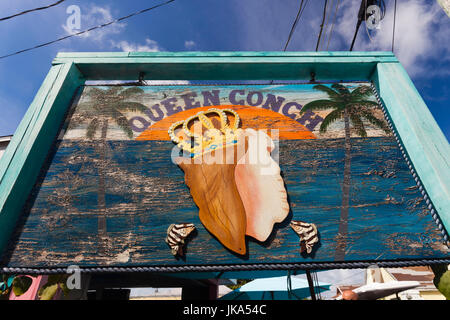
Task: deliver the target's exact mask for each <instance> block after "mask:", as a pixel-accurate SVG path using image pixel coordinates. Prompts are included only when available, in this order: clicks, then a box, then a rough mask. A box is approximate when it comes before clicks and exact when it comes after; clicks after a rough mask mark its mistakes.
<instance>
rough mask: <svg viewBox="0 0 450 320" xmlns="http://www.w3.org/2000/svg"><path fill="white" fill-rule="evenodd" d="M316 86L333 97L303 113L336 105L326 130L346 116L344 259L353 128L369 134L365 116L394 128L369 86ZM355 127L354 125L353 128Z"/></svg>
mask: <svg viewBox="0 0 450 320" xmlns="http://www.w3.org/2000/svg"><path fill="white" fill-rule="evenodd" d="M314 89H316V90H319V91H322V92H325V93H326V94H327V95H328V98H329V99H322V100H315V101H311V102H309V103H307V104H306V105H304V106H303V108H302V110H301V113H304V112H306V111H312V110H329V109H333V111H331V112H330V113H329V114H328V115H327V116H326V117H325V118H324V119H323V121H322V124H321V125H320V129H319V131H320V132H322V133H325V132H326V131H327V130H328V128H329V127H330V125H331V124H332V123H334V122H335V121H337V120H342V119H343V120H344V133H345V135H344V148H345V162H344V181H343V185H342V205H341V217H340V222H339V231H338V235H337V246H336V251H335V260H337V261H342V260H344V258H345V247H346V237H347V233H348V226H347V222H348V208H349V197H350V160H351V140H350V137H351V131H352V130H351V129H353V131H354V133H355V134H356V135H357V136H360V137H367V131H366V127H365V125H364V122H363V120H367V121H368V122H369V123H370V124H371V125H373V126H374V127H376V128H380V129H382V130H383V131H384V132H386V133H387V134H389V133H390V130H389V128H388V126H387V124H386V122H385V121H384V120H380V119H378V118H377V117H376V116H375V115H374V113H373V110H374V108H375V107H378V103H376V102H374V101H372V100H370V97H371V96H372V95H373V93H372V90H371V88H370V87H369V86H364V85H363V86H359V87H357V88H355V89H354V90H352V91H350V90H349V89H348V88H347V87H346V86H344V85H342V84H337V83H336V84H333V85H332V86H331V88H330V87H328V86H325V85H321V84H319V85H316V86H314ZM351 127H352V128H351Z"/></svg>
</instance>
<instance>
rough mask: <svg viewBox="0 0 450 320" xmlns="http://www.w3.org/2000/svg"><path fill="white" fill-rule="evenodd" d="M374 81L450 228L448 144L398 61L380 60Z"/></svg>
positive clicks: (423, 180) (404, 143) (404, 144)
mask: <svg viewBox="0 0 450 320" xmlns="http://www.w3.org/2000/svg"><path fill="white" fill-rule="evenodd" d="M374 81H375V84H376V86H377V88H378V91H379V94H380V97H381V99H382V101H383V103H384V104H385V106H386V109H387V111H388V112H389V116H390V117H391V119H392V121H393V123H394V124H395V129H396V131H397V132H398V134H399V135H400V137H401V141H402V143H403V146H404V148H405V149H406V152H407V154H408V155H409V157H410V159H411V162H412V163H413V165H414V169H415V170H416V172H417V174H418V175H419V177H420V179H421V181H422V183H423V185H424V187H425V189H426V191H427V193H428V195H429V196H430V198H431V201H432V203H433V204H434V206H435V208H436V210H437V212H438V215H439V216H440V218H441V220H442V222H443V224H444V226H445V228H446V229H447V230H450V145H449V143H448V141H447V139H446V138H445V136H444V134H443V133H442V131H441V130H440V128H439V126H438V125H437V123H436V121H435V119H434V118H433V116H432V114H431V113H430V111H429V110H428V108H427V106H426V105H425V102H424V101H423V99H422V97H421V96H420V94H419V92H418V91H417V90H416V88H415V87H414V84H413V83H412V81H411V79H410V78H409V76H408V74H407V73H406V71H405V69H404V68H403V67H402V66H401V65H400V64H398V63H395V64H385V63H380V64H378V66H377V70H376V74H375V75H374Z"/></svg>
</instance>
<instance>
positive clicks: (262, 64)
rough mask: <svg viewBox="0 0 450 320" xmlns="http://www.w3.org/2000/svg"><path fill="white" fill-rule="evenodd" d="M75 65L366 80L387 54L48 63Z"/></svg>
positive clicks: (150, 76)
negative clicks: (70, 63)
mask: <svg viewBox="0 0 450 320" xmlns="http://www.w3.org/2000/svg"><path fill="white" fill-rule="evenodd" d="M66 62H73V63H76V65H77V66H78V68H79V69H80V71H81V72H82V73H83V75H84V76H85V77H86V79H88V80H129V79H137V78H138V76H139V74H140V73H142V72H143V73H144V74H145V75H144V78H145V80H175V79H177V80H205V79H209V80H228V79H230V80H259V79H264V80H267V79H284V80H300V79H302V80H309V79H310V78H311V72H312V71H313V72H315V74H316V77H317V79H338V80H355V79H361V80H362V79H368V78H369V77H370V75H371V73H372V72H373V70H374V68H375V67H376V64H377V63H378V62H386V63H396V62H398V60H397V58H396V57H395V56H394V55H393V54H392V53H389V52H387V53H386V52H381V53H380V52H286V53H283V52H211V53H198V52H194V53H173V52H157V53H139V52H124V53H120V54H119V53H60V54H59V55H58V56H57V57H56V58H55V59H54V61H53V64H60V63H66Z"/></svg>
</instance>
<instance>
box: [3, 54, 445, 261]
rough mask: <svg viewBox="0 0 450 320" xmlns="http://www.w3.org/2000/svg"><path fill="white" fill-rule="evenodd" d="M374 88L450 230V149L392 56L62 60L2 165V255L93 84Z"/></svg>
mask: <svg viewBox="0 0 450 320" xmlns="http://www.w3.org/2000/svg"><path fill="white" fill-rule="evenodd" d="M312 72H314V73H315V77H316V79H317V80H319V81H324V80H327V81H346V80H347V81H348V80H364V81H372V82H373V83H374V84H375V86H376V88H377V90H378V93H379V96H380V98H381V101H382V103H383V104H384V106H385V108H386V110H387V112H388V114H389V117H390V119H391V121H392V122H393V124H394V127H395V130H396V132H397V133H398V135H399V137H400V140H401V143H402V145H403V147H404V149H405V150H406V152H407V154H408V156H409V158H410V160H411V162H412V165H413V167H414V169H415V171H416V172H417V174H418V176H419V177H420V180H421V182H422V184H423V186H424V188H425V190H426V192H427V194H428V196H429V199H430V200H431V202H432V205H433V206H434V209H435V210H436V211H437V213H438V215H439V218H440V220H441V222H442V225H443V227H444V228H445V229H446V230H447V231H449V230H450V164H449V163H450V146H449V143H448V142H447V139H446V138H445V136H444V134H443V133H442V131H441V130H440V129H439V126H438V125H437V123H436V121H435V120H434V118H433V116H432V115H431V113H430V111H429V110H428V108H427V106H426V105H425V103H424V101H423V100H422V98H421V96H420V94H419V93H418V92H417V90H416V88H415V87H414V85H413V83H412V81H411V79H410V78H409V76H408V74H407V73H406V71H405V70H404V69H403V67H402V66H401V64H400V63H399V61H398V60H397V58H396V57H395V56H394V54H392V53H391V52H183V53H171V52H152V53H147V52H98V53H89V52H83V53H79V52H75V53H68V52H63V53H59V54H58V55H57V57H56V58H55V59H54V60H53V63H52V67H51V69H50V71H49V73H48V75H47V77H46V78H45V80H44V82H43V84H42V86H41V88H40V89H39V91H38V93H37V94H36V97H35V98H34V100H33V102H32V103H31V105H30V107H29V109H28V111H27V112H26V114H25V116H24V118H23V120H22V121H21V123H20V125H19V127H18V128H17V130H16V132H15V134H14V136H13V138H12V140H11V143H10V144H9V146H8V148H7V150H6V151H5V153H4V155H3V157H2V158H1V160H0V252H2V251H3V250H4V249H5V247H6V246H7V243H8V241H9V239H10V237H11V233H12V231H13V229H14V227H15V224H16V222H17V220H18V217H19V215H20V214H21V212H22V208H23V206H24V203H25V201H26V199H27V197H28V195H29V193H30V191H31V189H32V187H33V186H34V184H35V182H36V179H37V176H38V174H39V171H40V169H41V167H42V165H43V163H44V161H45V158H46V156H47V154H48V152H49V150H50V147H51V145H52V143H53V141H54V139H55V138H56V135H57V134H58V130H59V127H60V124H61V122H62V121H63V119H64V115H65V113H66V111H67V109H68V107H69V105H70V102H71V99H72V98H73V96H74V94H75V92H76V90H77V89H78V88H79V87H80V86H81V85H83V84H84V83H85V81H86V80H133V79H135V80H137V79H138V77H139V75H141V76H142V75H143V77H144V79H145V80H267V79H274V80H306V81H308V80H310V79H311V73H312Z"/></svg>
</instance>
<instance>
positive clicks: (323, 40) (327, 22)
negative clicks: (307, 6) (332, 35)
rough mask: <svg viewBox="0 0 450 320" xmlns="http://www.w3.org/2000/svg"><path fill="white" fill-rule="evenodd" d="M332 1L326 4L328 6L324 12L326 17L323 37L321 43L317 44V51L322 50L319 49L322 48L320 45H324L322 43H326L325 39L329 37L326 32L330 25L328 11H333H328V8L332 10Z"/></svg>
mask: <svg viewBox="0 0 450 320" xmlns="http://www.w3.org/2000/svg"><path fill="white" fill-rule="evenodd" d="M333 1H334V0H330V2H329V3H328V6H327V11H326V14H325V15H326V16H325V23H324V26H323V30H324V32H323V35H322V41H321V42H320V43H319V50H322V49H321V47H322V44H323V43H324V42H326V40H325V39H326V38H327V36H329V32H328V25H329V24H330V10H333V9H330V8H333Z"/></svg>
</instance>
